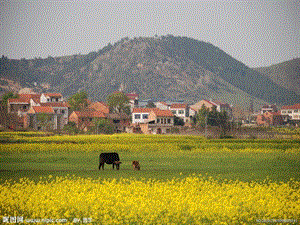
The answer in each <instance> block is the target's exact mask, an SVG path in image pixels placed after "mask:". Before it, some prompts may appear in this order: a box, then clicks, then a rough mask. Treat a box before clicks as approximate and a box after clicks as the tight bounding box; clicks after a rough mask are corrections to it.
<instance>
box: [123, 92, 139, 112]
mask: <svg viewBox="0 0 300 225" xmlns="http://www.w3.org/2000/svg"><path fill="white" fill-rule="evenodd" d="M126 96H127V98H128V99H129V105H130V108H131V109H133V108H135V107H137V106H138V104H139V95H138V94H136V93H135V92H133V93H127V94H126Z"/></svg>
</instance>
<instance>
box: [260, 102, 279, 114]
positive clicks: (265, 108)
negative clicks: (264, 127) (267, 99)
mask: <svg viewBox="0 0 300 225" xmlns="http://www.w3.org/2000/svg"><path fill="white" fill-rule="evenodd" d="M277 111H278V109H277V106H276V105H268V104H265V105H263V107H262V108H261V110H260V113H261V114H264V113H266V112H277Z"/></svg>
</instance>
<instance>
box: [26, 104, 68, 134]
mask: <svg viewBox="0 0 300 225" xmlns="http://www.w3.org/2000/svg"><path fill="white" fill-rule="evenodd" d="M42 114H43V115H42ZM62 119H63V118H62V115H60V114H56V113H55V112H54V110H53V108H52V107H50V106H32V107H31V108H30V109H29V110H28V112H27V114H26V115H25V116H24V124H25V126H24V127H25V128H28V127H29V128H32V129H34V130H59V129H62V128H63V125H64V124H63V120H62Z"/></svg>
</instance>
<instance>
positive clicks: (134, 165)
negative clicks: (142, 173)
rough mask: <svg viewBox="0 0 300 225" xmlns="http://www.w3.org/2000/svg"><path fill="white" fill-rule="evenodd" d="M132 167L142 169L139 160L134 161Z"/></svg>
mask: <svg viewBox="0 0 300 225" xmlns="http://www.w3.org/2000/svg"><path fill="white" fill-rule="evenodd" d="M132 167H133V169H134V170H140V169H141V167H140V163H139V161H132Z"/></svg>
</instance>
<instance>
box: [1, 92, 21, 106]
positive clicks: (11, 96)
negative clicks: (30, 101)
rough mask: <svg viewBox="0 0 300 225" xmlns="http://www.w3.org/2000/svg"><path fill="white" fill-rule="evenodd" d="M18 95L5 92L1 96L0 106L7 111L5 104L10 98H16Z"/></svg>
mask: <svg viewBox="0 0 300 225" xmlns="http://www.w3.org/2000/svg"><path fill="white" fill-rule="evenodd" d="M18 97H19V95H18V94H14V93H13V92H7V93H6V94H4V95H2V106H3V107H5V109H7V102H8V99H10V98H18Z"/></svg>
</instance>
